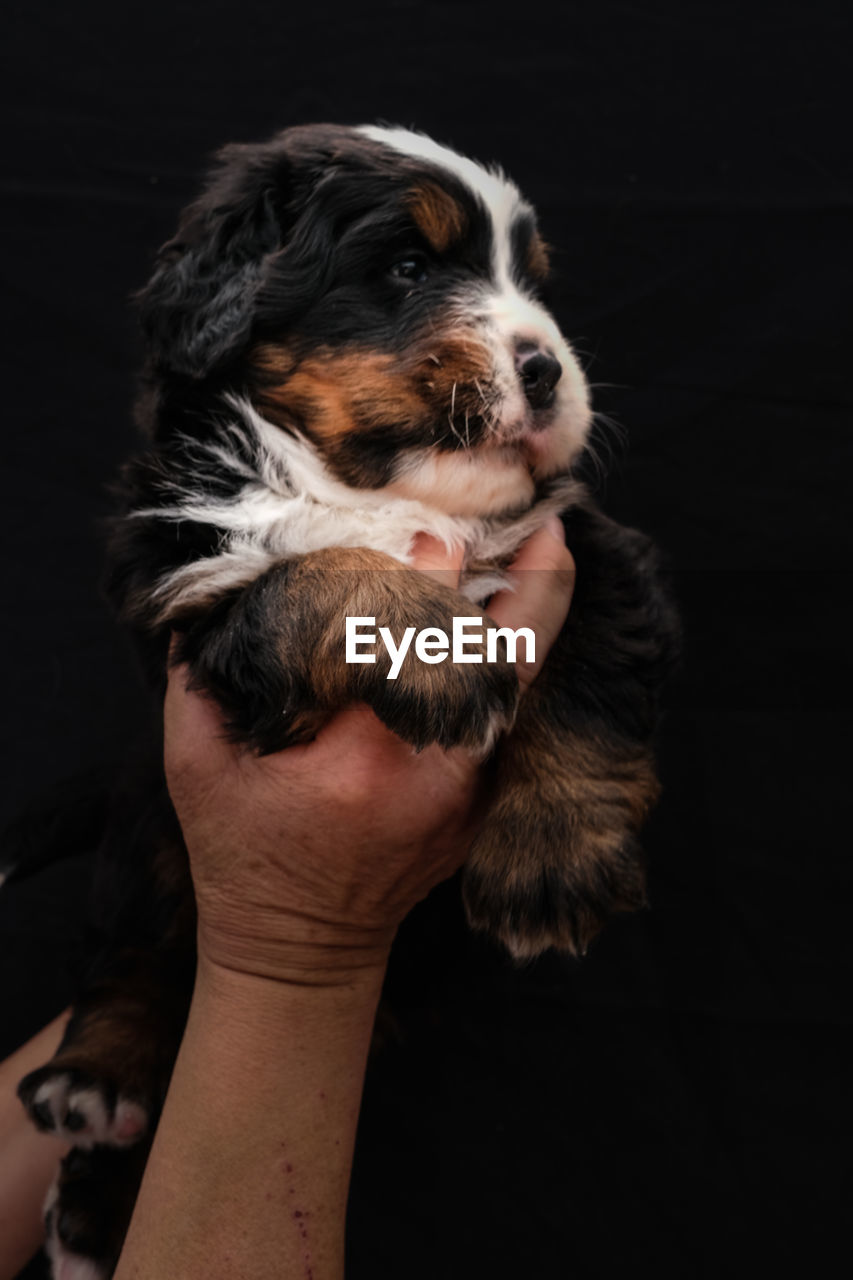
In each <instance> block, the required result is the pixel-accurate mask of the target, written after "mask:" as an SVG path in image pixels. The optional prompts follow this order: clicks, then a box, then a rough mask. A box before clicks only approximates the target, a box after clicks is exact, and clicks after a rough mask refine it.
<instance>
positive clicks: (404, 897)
mask: <svg viewBox="0 0 853 1280" xmlns="http://www.w3.org/2000/svg"><path fill="white" fill-rule="evenodd" d="M415 564H416V567H417V568H419V569H421V570H423V571H424V572H428V573H431V574H433V575H434V576H436V577H440V578H441V579H442V580H443V581H445V582H446V583H448V584H449V585H451V586H454V585H456V583H457V582H458V575H459V567H460V566H459V561H458V558H453V557H450V556H448V555H447V554H446V553H445V551H444V550H443V548H442V546H441V544H439V543H437V542H436V541H435V540H434V539H431V538H427V537H426V536H425V535H424V536H422V537H421V538H420V539H419V542H418V545H417V547H416V558H415ZM510 572H511V575H512V578H513V582H514V585H515V588H516V589H515V591H514V592H501V593H500V594H499V595H498V596H495V597H494V598H493V599H492V601H491V602H490V604H489V614H490V616H491V617H492V618H493V619H494V621H495V622H496V623H497V624H498V625H500V626H510V627H513V628H518V627H521V626H528V627H532V628H533V630H534V631H535V633H536V662H535V663H532V664H528V663H519V664H518V665H517V668H516V670H517V672H518V675H519V682H520V684H521V687H522V690H524V689H525V688H526V687H528V686H529V684H530V683H531V681H532V680H533V679H534V678H535V675H536V672H537V671H538V669H539V667H540V666H541V664H542V661H543V660H544V657H545V655H546V653H547V650H548V648H549V646H550V645H551V643H553V640H554V639H555V638H556V635H557V634H558V632H559V630H560V628H561V626H562V624H563V622H564V620H565V617H566V614H567V612H568V608H569V603H570V600H571V591H572V585H573V581H574V565H573V562H572V559H571V555H570V554H569V552H568V551H567V550H566V548H565V545H564V542H563V537H562V527H561V526H560V524H559V521H555V522H551V523H550V524H549V526H547V527H546V528H545V529H543V530H540V531H539V533H537V534H535V535H534V536H533V537H532V538H531V539H530V540H529V541H528V542H527V543H526V544H525V546H524V547H522V549H521V550H520V552H519V555H518V557H517V559H516V562H515V564H514V565H513V566H512V568H511V570H510ZM185 676H186V673H185V671H184V670H183V669H182V668H175V669H173V670H172V671H171V673H170V679H169V687H168V692H167V696H166V705H165V764H166V776H167V781H168V784H169V790H170V793H171V796H172V800H173V802H174V805H175V808H176V811H177V813H178V816H179V819H180V821H181V826H182V828H183V832H184V837H185V840H186V844H187V848H188V850H189V854H190V860H191V864H192V872H193V880H194V885H195V892H196V900H197V904H198V914H199V930H198V957H199V958H198V970H197V977H196V985H195V990H194V994H193V1000H192V1005H191V1009H190V1015H189V1019H188V1023H187V1028H186V1031H185V1034H184V1038H183V1041H182V1044H181V1049H180V1052H179V1055H178V1059H177V1062H176V1065H175V1070H174V1073H173V1077H172V1081H171V1085H170V1088H169V1093H168V1097H167V1100H166V1104H165V1107H164V1110H163V1114H162V1117H161V1120H160V1124H159V1127H158V1130H157V1135H156V1138H155V1142H154V1146H153V1148H152V1152H151V1155H150V1157H149V1161H148V1165H147V1169H146V1173H145V1177H144V1179H143V1183H142V1188H141V1190H140V1195H139V1199H138V1201H137V1205H136V1209H135V1211H134V1215H133V1220H132V1222H131V1226H130V1230H129V1232H128V1237H127V1240H126V1242H125V1247H124V1250H123V1252H122V1256H121V1260H120V1262H119V1265H118V1269H117V1272H116V1277H117V1280H162V1277H163V1276H164V1275H169V1276H172V1277H175V1280H202V1277H203V1278H204V1280H219V1278H220V1277H221V1278H222V1280H225V1277H228V1278H229V1280H234V1278H235V1277H246V1280H267V1278H269V1280H273V1278H275V1280H282V1278H283V1277H288V1278H289V1280H290V1278H292V1280H341V1277H342V1276H343V1266H344V1262H343V1258H344V1220H345V1211H346V1199H347V1192H348V1186H349V1176H350V1169H351V1163H352V1152H353V1143H354V1139H355V1130H356V1123H357V1119H358V1112H359V1106H360V1102H361V1092H362V1086H363V1079H364V1069H365V1062H366V1057H367V1051H368V1046H369V1043H370V1038H371V1033H372V1028H373V1021H374V1017H375V1012H376V1005H377V1002H378V999H379V994H380V990H381V987H382V981H383V978H384V974H385V968H386V965H387V960H388V954H389V951H390V947H391V943H392V941H393V938H394V934H395V932H396V929H397V927H398V925H399V924H400V922H401V921H402V919H403V918H404V917H405V916H406V915H407V913H408V912H409V910H410V909H411V908H412V907H413V906H414V905H415V903H416V902H418V901H419V900H420V899H421V898H423V897H424V896H425V895H426V894H427V893H428V892H429V890H430V889H431V888H433V887H434V885H436V884H438V883H439V882H440V881H441V880H443V879H445V878H446V877H447V876H449V875H451V874H452V873H453V872H454V871H455V870H457V869H458V867H459V866H460V865H461V864H462V862H463V861H464V858H465V855H466V852H467V850H468V848H469V847H470V844H471V840H472V838H473V836H474V834H475V832H476V829H477V821H478V816H479V814H480V813H481V812H482V808H483V803H484V800H485V798H486V791H485V788H486V786H487V783H486V779H485V775H484V771H483V769H482V768H481V766H480V765H479V764H478V763H477V761H476V760H474V759H473V758H472V757H471V756H470V755H469V754H468V753H467V752H465V751H462V750H452V751H444V750H441V749H440V748H438V747H430V748H427V749H426V750H424V751H422V752H420V753H419V754H415V753H414V752H413V751H412V749H411V748H410V747H409V746H407V745H406V744H405V743H403V742H402V741H401V740H400V739H399V738H397V737H395V736H394V735H393V734H392V733H391V732H390V731H389V730H387V729H386V728H385V727H384V726H383V725H382V724H381V723H380V722H379V721H378V720H377V719H376V717H375V716H374V715H373V713H372V712H370V711H369V710H368V709H367V708H365V707H351V708H348V709H346V710H345V711H342V712H341V713H339V714H338V715H337V716H336V717H335V718H334V719H333V720H332V721H331V722H330V723H329V724H328V725H327V726H326V727H325V728H324V729H323V730H322V731H321V732H320V734H319V735H318V736H317V738H316V739H315V740H314V741H313V742H311V743H309V744H307V745H305V746H297V747H291V748H289V749H288V750H287V751H284V752H281V753H279V754H276V755H272V756H264V757H259V756H257V755H254V754H253V753H251V752H249V751H247V750H245V749H243V748H241V747H239V746H236V745H234V744H232V743H229V742H228V741H227V739H226V737H225V736H224V734H223V729H222V722H221V718H220V716H219V712H218V710H217V708H216V707H215V705H214V704H213V703H212V702H210V701H209V700H208V699H206V698H204V697H203V696H201V695H199V694H196V693H193V692H190V691H188V690H187V688H186V684H185ZM36 1136H37V1135H36Z"/></svg>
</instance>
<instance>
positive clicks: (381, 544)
mask: <svg viewBox="0 0 853 1280" xmlns="http://www.w3.org/2000/svg"><path fill="white" fill-rule="evenodd" d="M229 407H230V410H231V412H232V414H233V417H232V419H231V421H230V422H228V423H227V424H226V425H223V426H221V427H220V428H219V429H218V431H217V433H216V435H215V436H214V438H213V439H212V440H211V441H210V442H209V443H206V444H205V445H203V446H197V447H196V448H195V451H194V454H193V461H194V465H193V466H192V467H190V468H187V469H186V472H185V474H182V475H180V476H175V477H174V478H173V479H170V480H169V482H168V491H167V492H168V497H167V501H166V503H165V504H164V505H163V506H156V507H148V508H146V509H144V510H141V511H137V512H134V513H133V515H132V516H131V518H136V519H147V520H164V521H170V522H175V523H178V522H181V521H191V522H194V523H201V524H205V525H210V526H213V527H214V528H216V529H217V530H218V531H219V545H218V548H217V550H216V552H215V553H214V554H212V555H208V556H205V557H203V558H201V559H197V560H194V561H192V562H191V563H189V564H187V565H183V566H181V567H180V568H179V569H176V570H174V571H172V572H170V573H168V574H166V575H164V577H163V578H161V580H160V582H159V583H158V585H157V587H156V590H155V593H154V595H155V600H156V603H157V607H158V618H159V620H160V621H163V622H168V621H169V620H170V618H171V617H172V616H173V615H174V614H175V613H176V612H178V611H183V610H185V609H187V608H188V607H189V608H191V607H195V606H201V605H204V604H205V603H208V602H211V601H212V600H214V599H216V598H217V597H218V596H220V595H222V594H223V593H224V592H226V591H229V590H232V589H234V588H235V587H240V586H246V585H248V584H249V583H250V582H252V581H254V580H255V578H257V577H259V576H260V575H261V574H262V573H265V572H266V571H267V570H268V569H269V568H271V567H272V566H273V565H274V564H276V563H278V562H280V561H282V560H288V559H292V558H294V557H297V556H303V555H306V554H307V553H308V552H311V551H319V550H322V549H323V548H327V547H367V548H369V549H371V550H374V551H383V552H385V553H386V554H387V555H389V556H392V557H393V558H394V559H395V560H399V561H400V562H401V563H402V564H410V563H411V553H412V544H413V542H414V538H415V535H416V534H417V533H419V532H423V533H429V534H432V535H433V536H434V537H436V538H438V539H439V540H440V541H442V542H443V543H444V544H445V546H446V547H447V548H448V550H451V549H457V550H458V548H459V547H462V548H464V562H463V579H462V586H461V590H462V592H463V594H464V595H466V596H467V597H468V598H469V599H471V600H480V601H482V600H485V599H487V598H488V596H489V595H491V594H492V593H493V592H494V591H495V590H497V589H498V588H499V587H500V586H501V585H505V580H504V578H503V575H502V574H501V572H500V566H501V565H502V564H505V563H506V561H507V558H508V557H511V555H512V553H513V552H514V551H515V550H516V549H517V548H518V547H519V546H520V545H521V543H522V542H523V541H524V540H525V539H526V538H528V537H529V536H530V535H531V534H532V533H533V532H534V531H535V530H536V529H538V528H539V527H540V526H541V525H542V524H543V523H544V521H545V520H546V519H547V518H548V516H549V515H552V514H554V513H555V512H559V511H564V510H566V509H567V508H568V507H570V506H571V505H572V503H573V502H574V501H576V500H577V498H578V496H579V494H580V492H581V489H580V486H579V485H578V484H577V482H575V481H573V480H571V479H570V478H568V477H561V478H559V479H557V480H555V481H552V482H551V483H550V486H549V488H548V491H547V493H546V495H545V496H543V497H541V498H540V499H539V500H538V501H536V502H534V504H533V505H532V506H531V507H529V508H528V509H527V510H526V511H525V512H523V513H522V514H520V515H515V516H512V517H495V516H490V517H487V518H483V519H480V518H476V517H472V516H464V517H461V516H453V515H448V514H447V513H445V512H443V511H440V510H438V509H436V508H435V507H432V506H428V505H427V504H425V503H423V502H420V501H417V500H413V499H408V498H402V497H399V496H397V495H395V494H393V493H390V492H389V491H388V490H387V489H380V490H369V489H353V488H350V487H349V486H348V485H345V484H343V483H341V481H339V480H336V479H335V478H334V477H333V476H332V475H330V473H329V471H328V470H327V468H326V467H325V465H324V463H323V461H322V459H321V458H320V456H319V455H318V453H317V452H316V450H315V449H314V448H313V447H312V446H311V445H310V444H309V443H308V442H307V441H305V440H301V439H298V438H295V437H294V436H291V435H288V434H287V433H285V432H283V431H280V430H279V429H278V428H277V427H274V426H272V425H271V424H270V423H268V422H267V421H265V419H263V418H262V417H260V415H259V414H258V413H256V411H255V410H254V409H253V408H252V406H251V405H250V404H248V403H247V402H246V401H237V400H232V401H230V403H229ZM223 473H228V474H229V475H230V476H231V477H233V479H234V481H235V492H234V495H233V497H229V498H227V499H223V498H215V497H211V496H210V491H211V486H210V484H209V483H206V477H209V476H212V475H214V474H218V475H219V476H221V475H222V474H223ZM475 566H476V567H475ZM487 566H493V569H489V568H487ZM484 570H485V571H484Z"/></svg>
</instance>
